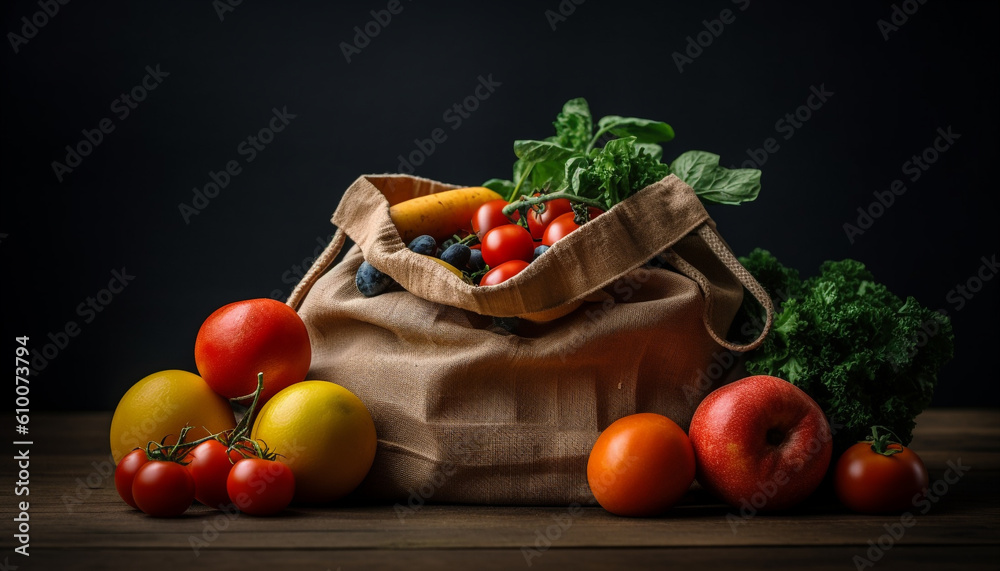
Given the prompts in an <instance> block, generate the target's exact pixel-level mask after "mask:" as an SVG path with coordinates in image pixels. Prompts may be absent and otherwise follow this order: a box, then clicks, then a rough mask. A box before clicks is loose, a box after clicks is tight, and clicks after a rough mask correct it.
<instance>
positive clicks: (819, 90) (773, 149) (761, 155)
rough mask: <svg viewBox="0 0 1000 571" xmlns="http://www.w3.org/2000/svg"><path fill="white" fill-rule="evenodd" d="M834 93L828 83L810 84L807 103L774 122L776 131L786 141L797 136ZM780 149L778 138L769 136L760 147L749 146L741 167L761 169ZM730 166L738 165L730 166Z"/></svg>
mask: <svg viewBox="0 0 1000 571" xmlns="http://www.w3.org/2000/svg"><path fill="white" fill-rule="evenodd" d="M833 95H834V93H833V92H832V91H827V89H826V83H821V84H819V87H816V86H815V85H810V86H809V95H808V96H806V100H805V103H803V104H802V105H799V106H798V107H796V108H795V109H793V110H792V111H791V112H789V113H785V114H784V115H783V116H782V117H780V118H778V120H777V121H775V122H774V130H775V132H776V133H777V134H778V135H781V138H782V139H783V140H785V141H787V140H789V139H791V138H792V137H794V136H795V133H797V132H799V129H801V128H802V127H803V126H805V124H806V123H807V122H808V121H809V120H810V119H812V117H813V114H814V113H815V112H817V111H819V110H820V109H822V108H823V106H824V105H825V104H826V103H827V102H828V101H829V100H830V98H831V97H833ZM779 150H781V145H779V144H778V139H776V138H775V137H768V138H766V139H764V141H763V142H762V143H761V145H760V147H756V148H754V149H750V148H747V151H746V153H747V159H746V160H745V161H743V162H742V163H741V164H740V168H744V169H759V168H760V167H762V166H764V164H765V163H766V162H767V160H768V158H769V157H770V156H771V155H773V154H775V153H777V152H778V151H779ZM730 168H736V167H735V166H730Z"/></svg>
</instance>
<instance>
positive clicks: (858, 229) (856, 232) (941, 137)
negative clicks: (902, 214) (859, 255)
mask: <svg viewBox="0 0 1000 571" xmlns="http://www.w3.org/2000/svg"><path fill="white" fill-rule="evenodd" d="M936 134H937V136H936V137H934V140H933V141H932V142H931V144H930V145H928V146H927V147H926V148H925V149H924V150H922V151H920V153H919V154H915V155H913V156H912V157H910V158H909V159H907V160H906V161H904V162H903V164H902V166H901V167H900V168H901V170H902V171H903V174H904V175H907V179H908V180H909V181H910V182H911V183H914V182H917V181H918V180H920V177H921V176H923V174H924V173H925V172H927V171H928V170H929V169H930V168H931V166H932V165H933V164H934V163H936V162H938V160H940V159H941V156H942V155H943V154H945V153H946V152H948V151H949V150H950V149H951V148H952V147H953V146H955V141H957V140H958V139H960V138H961V137H962V135H961V133H956V132H954V131H952V126H951V125H948V126H947V127H946V128H941V127H938V130H937V133H936ZM907 190H908V189H907V187H906V183H904V182H903V180H902V179H899V178H897V179H896V180H894V181H892V182H891V183H889V188H888V190H876V191H874V192H872V196H874V197H875V200H873V201H871V202H870V203H869V204H868V206H867V207H864V206H859V207H858V209H857V212H858V217H857V219H856V220H855V221H854V222H855V223H854V224H852V223H850V222H845V223H844V226H843V228H844V234H845V235H846V236H847V241H848V243H850V244H854V241H855V239H856V238H857V236H863V235H864V233H865V232H867V231H868V230H870V229H871V227H872V226H874V225H875V221H876V220H878V219H879V218H881V217H882V216H883V215H884V214H885V213H886V211H888V210H889V209H890V208H892V206H893V205H894V204H895V203H896V197H898V196H903V195H904V194H906V191H907Z"/></svg>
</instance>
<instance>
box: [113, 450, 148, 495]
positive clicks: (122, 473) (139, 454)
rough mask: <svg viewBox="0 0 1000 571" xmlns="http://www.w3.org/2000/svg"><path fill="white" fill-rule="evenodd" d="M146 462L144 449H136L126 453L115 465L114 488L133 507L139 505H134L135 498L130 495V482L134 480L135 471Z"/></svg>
mask: <svg viewBox="0 0 1000 571" xmlns="http://www.w3.org/2000/svg"><path fill="white" fill-rule="evenodd" d="M147 462H149V459H148V457H147V456H146V451H145V450H142V449H136V450H133V451H131V452H129V453H128V454H126V455H125V457H124V458H122V460H121V462H119V463H118V465H117V466H115V489H116V490H118V495H119V496H121V497H122V499H123V500H125V503H126V504H128V505H130V506H132V507H133V508H138V507H139V506H137V505H135V498H134V497H132V482H133V481H134V480H135V473H136V472H138V471H139V468H142V466H143V465H144V464H146V463H147Z"/></svg>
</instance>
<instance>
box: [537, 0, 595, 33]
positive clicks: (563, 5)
mask: <svg viewBox="0 0 1000 571" xmlns="http://www.w3.org/2000/svg"><path fill="white" fill-rule="evenodd" d="M584 2H586V0H561V1H560V2H559V5H558V6H556V9H555V10H552V9H548V10H546V11H545V21H546V22H548V23H549V27H550V28H552V31H553V32H554V31H556V27H557V26H558V25H559V24H562V23H563V22H565V21H566V20H567V19H568V18H569V17H570V16H572V15H573V14H575V13H576V7H577V6H581V5H583V3H584Z"/></svg>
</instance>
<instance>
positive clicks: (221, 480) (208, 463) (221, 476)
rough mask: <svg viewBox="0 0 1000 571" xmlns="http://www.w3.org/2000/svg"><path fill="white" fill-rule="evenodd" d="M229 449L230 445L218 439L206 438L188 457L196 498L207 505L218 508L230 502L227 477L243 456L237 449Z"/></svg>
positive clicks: (188, 467)
mask: <svg viewBox="0 0 1000 571" xmlns="http://www.w3.org/2000/svg"><path fill="white" fill-rule="evenodd" d="M227 451H228V447H227V446H226V445H225V444H223V443H221V442H219V441H218V440H206V441H205V442H202V443H201V444H199V445H198V446H196V447H195V449H194V450H192V451H191V452H190V453H188V456H187V458H186V460H187V461H188V465H187V469H188V471H189V472H191V477H192V478H194V488H195V490H194V498H195V499H196V500H198V501H199V502H201V503H203V504H205V505H206V506H209V507H213V508H218V507H221V506H224V505H226V504H228V503H229V493H228V492H227V491H226V478H228V477H229V471H230V470H231V469H232V467H233V463H234V462H236V461H237V460H239V459H241V458H243V456H242V455H240V453H239V452H237V451H235V450H233V451H232V452H227Z"/></svg>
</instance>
